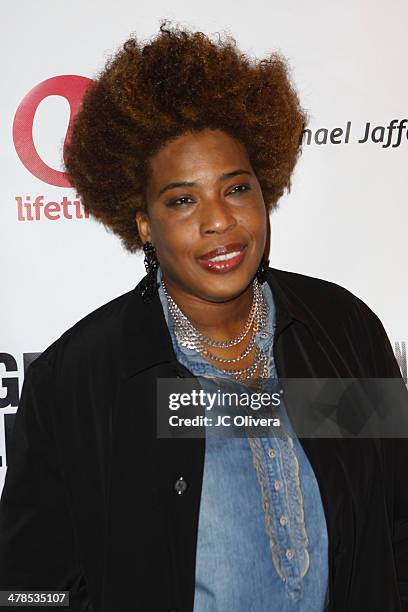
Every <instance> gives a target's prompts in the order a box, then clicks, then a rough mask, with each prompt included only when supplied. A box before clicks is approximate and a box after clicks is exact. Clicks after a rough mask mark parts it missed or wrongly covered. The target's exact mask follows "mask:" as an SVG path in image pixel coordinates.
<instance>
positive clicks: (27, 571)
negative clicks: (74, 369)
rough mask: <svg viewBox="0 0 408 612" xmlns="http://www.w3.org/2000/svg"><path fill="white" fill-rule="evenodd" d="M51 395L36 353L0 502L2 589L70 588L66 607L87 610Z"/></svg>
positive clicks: (47, 375) (44, 365) (41, 360)
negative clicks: (56, 437) (60, 466)
mask: <svg viewBox="0 0 408 612" xmlns="http://www.w3.org/2000/svg"><path fill="white" fill-rule="evenodd" d="M52 396H53V393H52V373H51V369H50V366H49V365H48V363H47V361H46V360H45V359H44V358H43V357H42V356H40V357H39V358H38V359H37V360H36V361H35V362H33V363H32V364H31V365H30V366H29V367H28V369H27V372H26V376H25V380H24V384H23V389H22V394H21V399H20V403H19V408H18V410H17V414H16V418H15V423H14V429H13V434H12V442H11V449H10V451H9V457H8V469H7V473H6V478H5V483H4V488H3V492H2V497H1V502H0V590H36V591H38V590H43V591H44V590H54V591H55V590H66V591H67V590H68V591H70V608H69V609H70V610H72V611H75V612H80V611H81V612H84V611H85V610H87V611H91V607H90V605H89V603H87V593H86V584H85V580H84V577H83V573H82V572H81V566H80V562H79V558H78V554H77V548H76V541H75V532H74V528H73V524H72V519H71V516H70V512H69V504H68V497H67V493H66V490H65V487H64V480H63V477H62V475H61V472H60V469H59V461H58V453H57V444H56V439H55V435H54V431H53V424H52V423H53V419H52V405H53V400H52ZM2 609H4V610H5V609H9V608H2ZM10 609H11V608H10ZM13 609H15V608H13ZM47 609H58V610H60V609H61V608H60V607H58V608H57V607H55V608H54V606H53V607H48V608H47Z"/></svg>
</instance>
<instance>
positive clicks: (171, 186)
mask: <svg viewBox="0 0 408 612" xmlns="http://www.w3.org/2000/svg"><path fill="white" fill-rule="evenodd" d="M238 174H249V176H252V172H249V170H243V169H242V168H238V170H231V172H225V173H224V174H221V175H220V176H219V177H218V180H219V181H225V179H228V178H231V177H232V176H237V175H238ZM194 185H197V183H195V182H193V181H174V182H172V183H168V184H167V185H165V186H164V187H162V188H161V189H160V191H159V193H158V194H157V197H159V196H161V194H162V193H164V192H165V191H166V190H167V189H174V188H175V187H194Z"/></svg>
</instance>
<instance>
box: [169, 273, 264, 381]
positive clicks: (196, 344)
mask: <svg viewBox="0 0 408 612" xmlns="http://www.w3.org/2000/svg"><path fill="white" fill-rule="evenodd" d="M162 286H163V291H164V294H165V296H166V298H167V301H168V305H169V311H170V314H171V317H172V320H173V323H174V331H175V334H176V338H177V341H178V343H179V344H180V345H181V346H184V347H186V348H189V349H193V350H194V351H197V352H198V353H201V354H202V355H203V356H204V357H205V358H207V359H208V358H210V359H212V360H214V361H216V362H218V363H220V364H233V363H238V362H239V361H241V360H242V359H244V358H245V357H246V356H247V355H249V353H250V352H251V351H252V349H254V348H255V351H254V360H253V363H252V364H251V365H250V366H248V367H246V368H238V369H234V370H229V369H225V368H222V367H219V366H216V367H218V369H219V370H221V372H223V373H225V374H228V375H230V376H233V377H234V378H236V379H237V380H238V381H245V380H248V379H250V378H252V377H253V375H254V374H255V373H256V372H258V377H259V378H267V377H268V376H269V368H268V358H267V356H266V355H265V353H264V352H263V351H262V350H261V349H260V348H259V347H258V346H257V345H256V344H255V336H256V334H257V332H258V331H260V330H261V329H263V328H264V326H265V324H266V322H267V319H268V312H269V307H268V303H267V301H266V299H265V296H264V294H263V291H262V287H261V285H260V283H259V281H258V279H257V278H256V277H255V279H254V281H253V283H252V287H253V298H252V305H251V308H250V311H249V315H248V318H247V321H246V323H245V325H244V327H243V329H242V331H241V332H240V333H239V334H238V336H236V337H235V338H232V339H231V340H224V341H218V340H214V339H212V338H209V337H208V336H205V335H204V334H202V333H201V332H200V331H199V330H198V329H197V328H196V327H195V326H194V325H193V324H192V323H191V321H190V319H188V317H186V315H185V314H184V313H183V312H182V311H181V310H180V308H179V307H178V306H177V304H176V302H175V301H174V300H173V298H172V297H171V296H170V295H169V293H168V291H167V289H166V285H165V283H164V281H163V280H162ZM250 331H251V332H252V335H251V338H250V340H249V343H248V345H247V346H246V348H245V349H244V350H243V351H242V353H241V354H240V355H238V356H237V357H233V358H227V357H219V356H218V355H215V354H214V353H213V352H211V351H209V350H208V349H207V348H206V347H207V346H210V347H215V348H219V349H225V348H230V347H232V346H237V345H238V344H239V343H240V342H242V340H243V339H244V338H245V337H246V336H247V335H248V333H249V332H250Z"/></svg>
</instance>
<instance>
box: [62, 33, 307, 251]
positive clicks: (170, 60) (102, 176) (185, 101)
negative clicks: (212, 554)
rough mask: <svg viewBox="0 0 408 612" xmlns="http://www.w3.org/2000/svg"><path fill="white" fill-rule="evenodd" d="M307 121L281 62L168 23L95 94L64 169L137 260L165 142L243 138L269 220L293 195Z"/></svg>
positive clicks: (121, 55) (106, 75)
mask: <svg viewBox="0 0 408 612" xmlns="http://www.w3.org/2000/svg"><path fill="white" fill-rule="evenodd" d="M307 119H308V117H307V114H306V112H305V111H304V110H303V109H302V108H301V107H300V104H299V99H298V96H297V94H296V91H295V89H294V87H293V86H292V84H291V82H290V78H289V69H288V65H287V61H286V59H285V58H284V57H282V56H281V55H280V54H278V53H272V54H271V55H269V56H268V57H266V58H265V59H261V60H252V59H250V58H248V57H247V56H246V55H245V54H244V53H242V52H240V51H239V49H238V48H237V44H236V41H235V40H234V39H233V38H232V37H231V36H226V37H224V39H222V38H221V36H220V35H219V34H218V40H217V42H214V41H212V40H210V38H209V37H208V36H206V35H205V34H203V33H202V32H190V31H186V30H185V29H180V28H178V27H169V25H168V22H167V21H164V22H162V24H161V26H160V32H159V34H158V35H157V36H156V38H154V39H152V40H150V41H149V42H148V43H147V44H145V45H143V44H141V43H139V42H138V40H137V39H136V37H134V36H133V37H131V38H130V39H129V40H127V41H126V42H125V43H124V44H123V46H122V47H121V48H120V49H119V51H118V52H117V53H116V54H115V55H114V56H113V57H111V58H110V59H109V60H108V61H107V63H106V65H105V67H104V69H103V70H102V72H101V73H100V74H99V76H98V78H97V79H96V80H95V81H94V82H93V83H92V84H91V85H90V87H89V88H88V89H87V91H86V92H85V95H84V97H83V100H82V105H81V109H80V111H79V112H78V114H77V116H76V118H75V120H74V123H73V128H72V132H71V137H70V142H69V143H67V145H66V147H65V151H64V160H65V169H66V173H67V175H68V178H69V180H70V182H71V185H72V186H73V187H75V188H76V189H77V191H78V193H79V194H80V195H81V197H82V202H83V205H84V208H85V210H86V211H88V212H89V213H90V214H91V215H92V216H93V217H95V218H96V219H98V220H99V221H100V222H102V223H103V224H104V225H105V226H106V227H107V228H109V229H110V230H111V231H113V232H114V233H115V234H118V236H119V237H120V238H121V240H122V243H123V246H124V247H125V248H126V249H127V250H129V251H131V252H134V251H136V250H137V249H140V248H141V246H142V243H141V240H140V236H139V234H138V230H137V225H136V221H135V216H136V212H137V211H138V210H146V201H145V190H146V184H147V180H148V173H149V166H148V161H149V157H150V156H151V155H153V154H154V153H155V152H157V150H158V149H159V148H160V147H161V146H162V145H163V144H165V143H166V141H167V142H168V141H169V140H171V139H173V138H175V137H177V136H179V135H181V134H183V133H185V132H188V131H197V130H200V129H204V128H213V129H221V130H224V131H225V132H227V133H228V134H230V135H232V136H233V137H235V138H236V139H238V140H239V141H240V142H242V144H243V145H244V146H245V147H246V150H247V152H248V155H249V159H250V161H251V165H252V167H253V169H254V171H255V173H256V175H257V178H258V180H259V183H260V186H261V189H262V193H263V196H264V200H265V204H266V207H267V209H268V211H270V210H271V209H272V208H275V207H276V206H277V202H278V200H279V198H280V197H281V195H282V194H283V192H284V190H285V188H288V190H290V186H291V185H290V177H291V174H292V171H293V168H294V167H295V164H296V161H297V159H298V156H299V154H300V150H301V133H302V130H303V128H304V126H305V124H306V121H307Z"/></svg>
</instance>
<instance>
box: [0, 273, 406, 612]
mask: <svg viewBox="0 0 408 612" xmlns="http://www.w3.org/2000/svg"><path fill="white" fill-rule="evenodd" d="M268 282H269V284H270V286H271V288H272V291H273V295H274V299H275V303H276V310H277V328H276V331H275V338H274V354H275V360H276V365H277V372H278V375H279V376H280V377H287V378H290V377H304V378H310V377H328V378H333V377H397V378H400V377H401V373H400V370H399V367H398V365H397V362H396V360H395V358H394V355H393V352H392V349H391V346H390V343H389V341H388V339H387V336H386V333H385V331H384V328H383V326H382V324H381V322H380V321H379V319H378V318H377V317H376V315H375V314H374V313H373V312H372V311H371V310H370V309H369V308H368V307H367V306H366V305H365V304H364V303H363V302H362V301H361V300H359V299H358V298H357V297H355V296H354V295H353V294H351V293H350V292H349V291H347V290H346V289H344V288H342V287H339V286H338V285H335V284H333V283H329V282H326V281H322V280H319V279H316V278H312V277H308V276H303V275H300V274H294V273H290V272H284V271H281V270H276V269H272V268H271V269H269V272H268ZM177 375H178V376H189V375H190V373H189V372H188V371H187V370H185V368H183V367H182V366H181V365H180V364H179V363H178V362H177V361H176V359H175V355H174V352H173V349H172V344H171V339H170V336H169V333H168V330H167V326H166V323H165V319H164V315H163V311H162V308H161V304H160V299H159V296H158V295H157V297H155V298H154V300H153V302H151V303H150V304H145V303H144V302H143V301H142V300H141V298H140V296H139V294H138V291H137V288H135V289H134V290H132V291H130V292H128V293H126V294H124V295H122V296H120V297H118V298H116V299H114V300H113V301H111V302H109V303H108V304H105V305H104V306H102V307H101V308H99V309H98V310H96V311H95V312H93V313H91V314H90V315H88V316H87V317H85V318H84V319H82V320H81V321H79V322H78V323H77V324H76V325H74V326H73V327H72V328H71V329H69V330H68V331H67V332H65V333H64V334H63V335H62V336H61V338H59V339H58V340H57V341H56V342H54V343H53V344H52V345H51V346H50V347H48V348H47V350H46V351H44V352H43V353H42V354H41V356H40V357H39V358H38V359H36V361H35V362H33V363H32V364H31V365H30V367H29V368H28V370H27V373H26V378H25V381H24V385H23V390H22V396H21V400H20V406H19V409H18V411H17V416H16V421H15V426H14V432H13V440H12V442H13V443H12V448H11V452H10V457H9V467H8V472H7V475H6V480H5V486H4V490H3V495H2V502H1V508H0V589H3V590H4V589H11V588H13V589H17V588H19V589H25V590H29V589H32V590H34V589H35V590H40V589H41V590H46V589H52V590H62V589H67V590H68V589H69V590H70V592H71V608H70V609H72V610H75V611H79V610H88V611H91V610H92V612H102V611H103V612H108V611H109V612H129V611H130V610H137V611H139V610H140V611H141V612H147V611H148V612H150V611H152V612H169V611H172V610H177V611H178V612H191V611H192V609H193V598H194V574H195V553H196V541H197V540H196V537H197V526H198V515H199V505H200V492H201V485H202V475H203V462H204V449H205V440H204V439H184V440H174V439H173V440H167V439H158V438H157V437H156V414H155V412H156V403H155V402H156V379H157V378H158V377H174V376H177ZM401 386H402V387H403V389H404V393H405V392H406V389H405V385H404V383H403V381H402V379H401ZM300 441H301V443H302V446H303V448H304V450H305V452H306V454H307V456H308V458H309V461H310V463H311V465H312V467H313V469H314V472H315V474H316V478H317V480H318V483H319V488H320V492H321V496H322V501H323V506H324V511H325V515H326V520H327V526H328V533H329V564H330V565H329V596H330V608H329V609H330V611H336V612H340V611H347V612H362V611H366V610H367V611H370V612H398V611H401V610H404V611H408V486H407V475H406V474H407V469H408V441H406V440H404V439H394V440H390V439H383V440H381V441H380V443H379V444H378V443H375V442H374V441H373V440H369V439H350V438H349V439H312V438H304V439H301V440H300ZM181 476H183V478H184V480H185V481H186V483H187V489H186V491H185V492H184V493H183V494H181V495H180V494H177V493H176V491H175V488H174V484H175V482H176V481H177V480H178V479H179V478H180V477H181ZM222 612H230V611H225V610H223V611H222ZM259 612H264V611H259ZM311 612H314V611H311Z"/></svg>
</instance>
